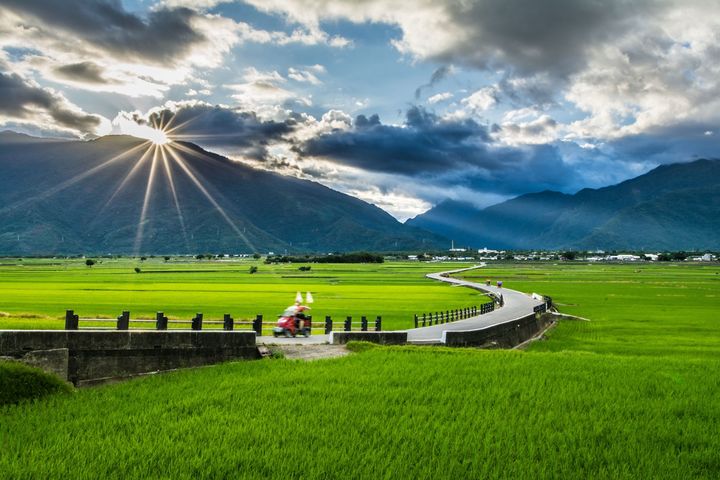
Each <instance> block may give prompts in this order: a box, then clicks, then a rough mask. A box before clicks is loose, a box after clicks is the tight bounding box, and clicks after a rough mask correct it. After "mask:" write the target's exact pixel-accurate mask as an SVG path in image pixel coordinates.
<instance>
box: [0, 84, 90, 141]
mask: <svg viewBox="0 0 720 480" xmlns="http://www.w3.org/2000/svg"><path fill="white" fill-rule="evenodd" d="M13 120H14V121H19V122H21V123H22V122H28V123H34V124H36V125H38V126H40V127H44V128H45V129H48V130H52V129H65V130H70V131H73V132H76V133H79V134H87V133H95V132H96V131H97V130H98V129H99V128H100V127H101V125H102V123H103V119H102V118H101V117H100V116H98V115H90V114H87V113H85V112H83V111H82V110H80V109H79V108H77V107H75V106H74V105H72V104H71V103H70V102H68V101H67V100H66V99H65V98H63V97H62V96H61V95H59V94H57V93H54V92H52V91H50V90H47V89H44V88H41V87H39V86H37V85H34V84H32V83H29V82H27V81H25V80H23V79H22V78H21V77H20V76H19V75H17V74H5V73H2V72H0V123H2V122H7V121H13Z"/></svg>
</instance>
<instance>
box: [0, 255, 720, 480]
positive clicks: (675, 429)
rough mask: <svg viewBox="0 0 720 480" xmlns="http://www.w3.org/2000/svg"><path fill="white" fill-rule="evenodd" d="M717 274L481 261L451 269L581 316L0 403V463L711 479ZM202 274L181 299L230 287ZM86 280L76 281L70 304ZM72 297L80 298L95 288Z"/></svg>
mask: <svg viewBox="0 0 720 480" xmlns="http://www.w3.org/2000/svg"><path fill="white" fill-rule="evenodd" d="M443 267H444V265H442V266H441V265H437V264H433V265H425V266H418V265H417V264H416V265H410V266H407V265H406V264H396V265H393V264H390V265H384V266H381V268H380V269H376V268H377V267H376V266H344V267H343V268H345V269H346V270H344V271H342V270H343V268H340V266H331V267H329V269H328V270H326V271H324V272H323V273H324V274H323V275H321V276H325V275H327V276H329V277H331V278H333V279H334V280H333V281H337V282H338V284H334V285H331V283H330V280H328V279H325V280H323V279H322V278H317V277H316V278H315V279H314V281H315V282H316V283H317V284H318V285H319V286H320V287H321V289H322V288H324V287H323V285H324V286H325V287H328V289H327V290H326V291H325V292H326V293H327V294H328V295H329V293H330V292H336V293H338V292H340V291H339V290H333V288H330V287H346V288H347V295H350V296H356V297H352V298H355V299H356V300H354V301H355V302H357V301H358V300H357V298H361V297H362V296H363V295H367V297H366V299H365V300H366V302H378V303H377V304H382V305H383V306H385V307H386V308H390V306H391V305H400V306H402V305H404V307H405V308H407V307H408V305H413V304H416V303H417V302H422V301H423V297H422V294H421V293H420V292H421V291H425V290H426V289H427V287H429V286H432V285H433V284H432V283H427V281H425V280H423V279H422V272H423V271H437V270H441V269H442V268H443ZM18 268H19V267H18ZM78 268H79V267H78ZM93 268H95V267H93ZM106 268H110V267H106ZM123 268H124V267H123ZM206 268H210V267H206ZM290 269H291V267H288V266H286V267H282V268H281V269H279V270H277V271H276V272H275V273H272V274H271V273H269V272H267V273H266V275H267V278H265V279H264V280H263V282H264V284H263V285H264V286H263V287H262V288H267V289H268V291H270V292H274V293H271V294H270V295H273V294H277V295H278V301H279V299H280V298H283V299H284V298H286V297H287V295H288V293H289V294H290V295H291V296H292V294H294V291H295V289H296V288H295V286H296V285H298V284H295V283H293V282H295V281H296V279H293V278H287V277H288V276H290V275H291V272H290ZM385 269H387V270H385ZM717 270H718V266H717V265H713V266H701V265H686V264H682V265H642V266H635V265H632V266H626V265H580V264H560V265H552V264H546V265H527V264H526V265H513V264H508V265H498V266H491V267H489V268H487V269H484V270H482V271H481V272H474V273H470V274H466V275H469V276H473V277H475V278H478V279H483V280H484V279H485V278H491V279H493V280H496V279H502V280H503V281H504V282H505V285H506V286H507V287H509V288H515V289H518V290H521V291H527V292H531V291H535V292H541V293H544V294H547V295H551V296H552V297H553V298H554V300H555V301H556V302H557V303H558V304H560V309H561V310H562V311H564V312H567V313H572V314H575V315H579V316H583V317H587V318H589V319H590V320H591V321H590V322H582V321H561V322H560V324H559V325H558V327H557V328H555V329H554V330H552V331H551V332H550V333H549V334H548V340H547V341H543V342H536V343H534V344H533V345H532V346H531V348H530V350H529V351H528V352H507V351H475V350H463V349H457V350H449V349H443V348H431V347H426V348H419V347H415V348H413V347H397V348H370V349H367V348H366V347H363V348H358V349H357V350H358V351H359V352H360V353H357V354H355V355H352V356H350V357H345V358H340V359H335V360H326V361H317V362H311V363H303V362H294V361H289V360H272V361H270V360H266V361H256V362H241V363H232V364H225V365H219V366H215V367H208V368H203V369H197V370H189V371H182V372H176V373H170V374H164V375H158V376H155V377H148V378H144V379H140V380H134V381H130V382H127V383H124V384H119V385H113V386H106V387H100V388H94V389H86V390H81V391H79V392H78V393H77V394H76V395H73V396H71V397H66V396H58V397H52V398H48V399H46V400H42V401H39V402H36V403H33V404H26V405H19V406H12V407H5V408H3V409H0V445H2V454H1V455H0V477H3V478H13V479H14V478H66V477H71V478H105V477H108V478H373V479H374V478H433V479H434V478H486V477H491V478H513V479H517V478H578V479H585V478H612V479H615V478H637V479H646V478H668V479H676V478H708V479H713V478H720V455H718V453H717V452H719V451H720V433H718V432H720V396H718V394H717V392H718V391H720V322H719V321H718V318H717V312H718V311H720V303H719V298H718V293H719V292H720V288H718V287H719V286H720V275H717ZM313 272H315V267H314V266H313ZM206 273H207V275H208V277H207V279H208V284H207V285H205V286H203V283H202V282H199V283H198V285H200V286H201V290H200V292H201V293H198V294H197V295H199V297H197V298H205V299H210V298H213V295H214V294H211V293H209V292H210V291H212V290H213V289H218V290H222V288H221V287H220V286H221V285H229V284H233V283H232V282H230V281H227V282H226V281H222V280H220V279H219V278H217V281H216V282H214V281H213V280H211V279H213V278H216V277H214V275H220V276H222V275H228V276H232V275H233V274H232V273H227V272H226V273H221V272H206ZM293 274H294V273H293ZM166 275H174V274H166ZM198 275H200V276H202V275H205V273H198ZM273 275H275V276H273ZM418 277H419V278H418ZM26 278H31V277H26ZM60 278H65V279H70V280H72V278H73V276H72V275H70V276H65V277H62V276H61V277H60ZM78 278H79V277H78ZM107 278H108V280H107V287H108V288H109V289H110V290H111V291H113V292H117V291H119V290H118V287H116V286H113V285H114V284H112V281H113V278H117V277H116V276H114V275H113V274H112V272H108V277H107ZM169 278H172V277H169ZM228 278H229V277H228ZM258 278H260V277H258ZM0 279H1V280H0V285H1V284H2V282H4V281H5V278H4V277H0ZM176 280H177V282H176V284H175V285H176V286H177V287H178V288H179V289H181V290H182V294H180V295H179V296H178V301H179V302H181V303H182V300H183V295H195V294H194V293H192V290H191V289H190V288H189V287H187V285H188V283H187V278H185V277H183V276H180V277H178V278H177V279H176ZM95 281H96V282H100V280H99V279H97V278H96V279H95ZM142 281H143V282H144V281H145V280H142ZM251 281H252V282H255V281H258V280H257V279H256V278H253V279H252V280H251ZM301 281H302V282H306V281H308V280H307V279H302V280H301ZM325 281H327V282H328V283H323V282H325ZM373 282H375V284H373ZM385 282H386V283H385ZM30 283H32V282H30ZM50 283H51V284H52V285H54V286H53V288H59V287H58V286H57V285H58V284H59V281H58V282H57V283H56V282H50ZM170 283H172V282H170ZM78 284H83V285H86V283H85V282H80V281H78ZM100 284H102V282H100ZM121 284H122V282H121ZM241 284H242V285H243V286H242V287H241V288H240V289H242V290H244V289H245V288H249V287H247V285H248V284H243V283H242V282H241ZM290 285H292V286H290ZM8 286H9V287H12V282H7V283H6V284H5V286H4V287H0V288H6V289H7V288H8ZM110 287H112V288H110ZM141 287H142V288H141ZM415 287H417V288H418V289H417V290H414V288H415ZM439 287H441V288H444V289H445V290H448V291H450V292H457V293H458V294H459V293H460V292H465V291H466V290H467V289H453V288H450V287H446V286H443V285H439ZM157 288H158V287H157V285H153V284H152V282H149V283H147V284H142V285H141V284H137V285H134V284H133V286H132V288H131V290H133V291H134V292H139V291H142V290H143V289H145V290H147V291H148V292H151V293H153V292H154V294H160V293H158V290H157ZM186 288H187V289H186ZM276 288H277V289H278V291H275V290H274V289H276ZM365 288H368V290H365ZM171 290H172V289H170V288H169V287H168V288H167V291H171ZM302 290H303V291H304V290H305V288H303V289H302ZM6 291H7V290H6ZM50 291H51V292H52V290H50ZM87 291H89V289H87V288H86V287H83V288H80V289H77V292H76V293H77V295H78V300H79V301H82V299H83V298H85V296H84V295H92V293H87ZM160 291H166V289H165V288H163V289H160ZM313 291H314V290H313ZM83 292H85V293H83ZM202 292H204V293H202ZM358 292H364V293H358ZM106 293H107V292H105V294H106ZM326 293H323V294H322V295H321V296H323V297H324V296H325V295H326ZM135 294H138V293H134V294H133V295H135ZM452 294H453V295H454V294H455V293H452ZM138 295H141V296H142V295H144V294H138ZM162 295H165V293H163V294H162ZM443 295H444V292H443ZM389 297H397V298H389ZM4 298H6V297H4ZM32 298H34V299H38V300H39V301H40V303H42V295H38V294H35V296H34V297H32ZM163 298H165V297H163ZM247 298H252V295H248V297H247ZM259 298H269V297H263V294H262V292H260V294H259ZM447 298H448V297H437V301H446V300H447ZM85 301H87V302H88V303H87V305H88V308H91V307H92V306H93V305H95V306H96V307H97V301H98V299H97V297H88V298H86V300H85ZM92 302H96V303H92ZM383 302H386V303H383ZM404 302H406V303H404ZM413 302H414V303H413ZM50 304H51V302H50V303H48V305H50ZM283 304H284V302H283ZM341 305H342V304H341ZM27 307H28V304H20V303H18V304H17V308H18V309H22V310H18V311H29V310H28V309H27ZM53 308H54V307H53ZM317 310H320V301H318V305H317ZM398 318H399V317H398ZM34 320H35V319H28V321H30V322H32V321H34Z"/></svg>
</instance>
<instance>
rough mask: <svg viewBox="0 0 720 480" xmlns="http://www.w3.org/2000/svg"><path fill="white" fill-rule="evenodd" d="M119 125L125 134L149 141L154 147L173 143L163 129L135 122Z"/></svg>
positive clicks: (125, 122)
mask: <svg viewBox="0 0 720 480" xmlns="http://www.w3.org/2000/svg"><path fill="white" fill-rule="evenodd" d="M119 125H120V129H121V131H122V132H123V133H124V134H127V135H132V136H133V137H137V138H143V139H145V140H149V141H150V142H152V144H153V145H166V144H168V143H170V142H171V139H170V137H168V133H167V132H165V130H164V129H161V128H156V127H154V126H150V125H138V124H137V123H135V122H133V121H122V122H121V123H119Z"/></svg>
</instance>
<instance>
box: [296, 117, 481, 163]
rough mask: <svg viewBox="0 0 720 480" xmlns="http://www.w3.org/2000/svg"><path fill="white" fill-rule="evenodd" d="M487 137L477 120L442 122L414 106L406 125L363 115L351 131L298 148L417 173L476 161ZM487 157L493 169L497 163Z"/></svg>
mask: <svg viewBox="0 0 720 480" xmlns="http://www.w3.org/2000/svg"><path fill="white" fill-rule="evenodd" d="M487 139H488V136H487V132H486V130H485V128H484V127H482V126H480V125H478V124H477V123H476V122H475V121H473V120H465V121H462V122H442V121H440V120H439V119H438V118H437V117H436V116H435V115H434V114H432V113H429V112H427V111H425V110H423V109H421V108H419V107H412V108H411V109H410V110H408V112H407V114H406V120H405V126H404V127H398V126H391V125H383V124H381V123H380V120H379V118H378V117H377V115H373V116H372V117H370V119H368V118H366V117H365V116H363V115H360V116H358V117H357V118H356V120H355V128H354V129H353V130H350V131H337V132H332V133H329V134H326V135H321V136H319V137H316V138H313V139H311V140H309V141H308V142H306V143H305V144H304V145H301V146H299V151H300V152H301V153H302V154H304V155H311V156H317V157H325V158H327V159H329V160H332V161H338V162H340V163H345V164H348V165H352V166H355V167H358V168H362V169H366V170H373V171H379V172H385V173H400V174H405V175H414V174H416V173H418V172H428V171H436V172H437V171H443V170H445V169H448V168H455V167H457V166H459V165H466V164H468V163H472V162H473V160H477V157H478V155H483V153H484V152H485V146H484V145H483V143H484V142H486V141H487ZM478 142H480V143H478ZM486 160H487V164H488V166H489V167H490V166H492V164H493V163H494V162H493V161H492V159H490V158H487V159H486Z"/></svg>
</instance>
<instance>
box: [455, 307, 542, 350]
mask: <svg viewBox="0 0 720 480" xmlns="http://www.w3.org/2000/svg"><path fill="white" fill-rule="evenodd" d="M552 322H553V317H552V315H549V314H540V313H537V314H536V313H533V314H530V315H527V316H525V317H521V318H518V319H515V320H512V321H510V322H505V323H501V324H499V325H492V326H490V327H485V328H481V329H479V330H465V331H454V330H448V331H445V332H443V339H442V341H443V343H445V344H446V345H448V346H453V347H471V346H472V347H494V348H512V347H515V346H517V345H520V344H521V343H523V342H525V341H527V340H529V339H531V338H532V337H533V336H535V335H537V334H538V333H539V332H540V331H542V330H543V329H544V328H546V327H547V326H548V325H550V324H551V323H552Z"/></svg>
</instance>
